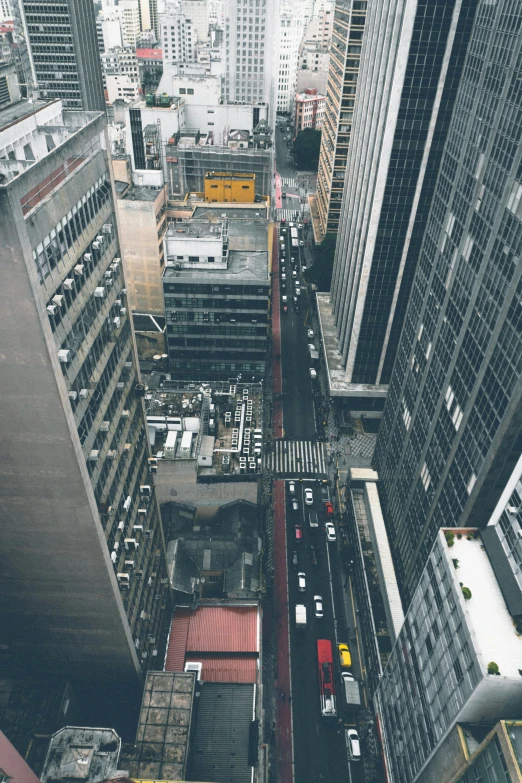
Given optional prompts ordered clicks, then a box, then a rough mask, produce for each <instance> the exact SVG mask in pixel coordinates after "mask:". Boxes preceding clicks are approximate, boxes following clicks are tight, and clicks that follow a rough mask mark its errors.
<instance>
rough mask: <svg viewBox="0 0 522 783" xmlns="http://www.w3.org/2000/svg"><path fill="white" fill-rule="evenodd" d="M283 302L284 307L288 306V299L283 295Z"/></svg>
mask: <svg viewBox="0 0 522 783" xmlns="http://www.w3.org/2000/svg"><path fill="white" fill-rule="evenodd" d="M281 301H282V303H283V304H284V305H287V304H288V297H287V296H285V295H284V294H283V296H282V297H281Z"/></svg>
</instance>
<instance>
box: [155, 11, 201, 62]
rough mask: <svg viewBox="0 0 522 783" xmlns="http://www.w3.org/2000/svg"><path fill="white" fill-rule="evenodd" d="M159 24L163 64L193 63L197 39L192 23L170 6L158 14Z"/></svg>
mask: <svg viewBox="0 0 522 783" xmlns="http://www.w3.org/2000/svg"><path fill="white" fill-rule="evenodd" d="M159 23H160V33H161V47H162V49H163V62H164V63H169V62H171V63H172V62H176V63H186V62H195V61H196V60H197V46H196V45H197V40H198V37H197V33H196V31H195V28H194V26H193V24H192V21H191V20H190V19H189V18H187V17H186V16H185V15H184V14H182V13H180V12H179V11H178V10H175V8H174V6H170V7H168V8H167V12H166V13H165V14H160V17H159Z"/></svg>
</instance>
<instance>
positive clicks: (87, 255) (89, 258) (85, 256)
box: [83, 253, 92, 263]
mask: <svg viewBox="0 0 522 783" xmlns="http://www.w3.org/2000/svg"><path fill="white" fill-rule="evenodd" d="M83 260H84V261H85V262H86V263H89V261H92V253H84V254H83Z"/></svg>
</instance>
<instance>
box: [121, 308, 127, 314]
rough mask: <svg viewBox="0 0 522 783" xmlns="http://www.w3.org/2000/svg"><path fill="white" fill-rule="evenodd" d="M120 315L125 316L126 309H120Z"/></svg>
mask: <svg viewBox="0 0 522 783" xmlns="http://www.w3.org/2000/svg"><path fill="white" fill-rule="evenodd" d="M120 315H127V308H126V307H120Z"/></svg>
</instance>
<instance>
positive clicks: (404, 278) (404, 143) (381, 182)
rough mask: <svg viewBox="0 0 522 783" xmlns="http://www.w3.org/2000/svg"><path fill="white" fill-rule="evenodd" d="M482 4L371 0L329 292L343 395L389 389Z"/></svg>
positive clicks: (331, 101) (324, 307) (334, 362)
mask: <svg viewBox="0 0 522 783" xmlns="http://www.w3.org/2000/svg"><path fill="white" fill-rule="evenodd" d="M475 6H476V3H475V2H471V1H470V0H465V1H464V2H460V0H459V1H458V2H455V0H434V2H431V3H429V4H425V3H421V2H418V0H408V2H406V3H402V2H397V0H388V1H387V2H385V3H369V4H368V11H367V17H366V24H365V27H364V38H363V32H362V29H361V31H360V36H361V38H363V46H362V55H361V66H360V70H359V76H358V79H357V98H356V101H355V110H354V115H353V122H350V118H349V116H348V117H347V124H346V126H344V127H346V129H347V130H349V129H350V126H351V138H350V142H349V147H348V157H347V164H346V173H345V187H344V195H343V202H342V209H341V217H340V226H341V228H340V230H339V233H338V239H337V248H336V255H335V262H334V271H333V277H332V288H331V297H330V302H331V303H330V305H329V304H327V302H326V301H325V298H324V297H321V298H320V301H321V321H322V324H323V328H324V332H325V334H326V335H327V339H326V344H327V347H326V353H327V357H328V375H329V383H330V391H331V393H332V394H339V395H344V396H348V397H352V398H363V400H364V399H369V400H370V404H374V402H373V401H374V400H377V401H378V400H379V398H380V400H381V403H382V400H383V399H384V398H385V396H386V391H387V385H388V383H389V380H390V375H391V370H392V367H393V362H394V359H395V355H396V352H397V345H398V341H399V336H400V332H401V328H402V324H403V321H404V313H405V308H406V304H407V302H408V296H409V293H410V290H411V282H412V278H413V273H414V271H415V266H416V264H417V260H418V252H419V245H420V241H421V239H422V235H423V230H424V227H425V225H426V217H427V213H428V209H429V204H430V200H431V195H432V193H433V188H434V185H435V181H436V177H437V173H438V171H439V166H440V156H441V151H442V147H443V144H444V140H445V137H446V131H447V126H448V121H449V118H450V116H451V111H452V108H453V103H454V97H455V89H456V86H457V85H458V81H459V77H460V74H461V71H462V62H463V59H464V56H465V52H466V46H467V39H468V38H469V34H470V30H471V23H472V20H473V13H474V10H475ZM351 18H352V20H353V18H354V15H353V13H352V16H351ZM337 40H338V39H337V31H336V30H335V28H334V38H332V54H331V60H330V74H332V73H333V72H335V68H336V67H337V68H339V67H340V68H341V73H344V63H343V61H342V60H340V61H339V63H337V61H336V55H335V48H336V45H337ZM348 59H349V58H348ZM344 92H345V88H344V87H343V93H344ZM339 94H340V93H339ZM343 100H344V98H343ZM326 105H327V109H328V106H332V105H335V98H334V97H333V96H332V95H331V93H328V97H327V101H326ZM347 110H349V109H348V108H347ZM330 120H331V118H330V119H329V118H328V115H327V117H326V121H325V126H328V123H329V122H330ZM339 127H341V126H339ZM324 133H325V138H326V137H327V136H328V133H329V131H327V130H326V128H325V131H324ZM332 144H333V139H332ZM334 172H335V161H334ZM375 404H376V403H375ZM356 409H357V410H361V409H362V410H364V408H363V407H362V406H360V404H359V403H358V407H357V408H356Z"/></svg>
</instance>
